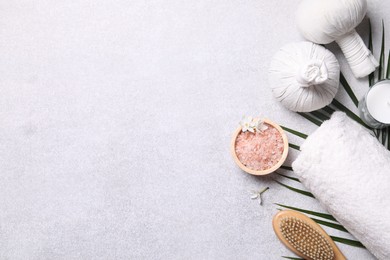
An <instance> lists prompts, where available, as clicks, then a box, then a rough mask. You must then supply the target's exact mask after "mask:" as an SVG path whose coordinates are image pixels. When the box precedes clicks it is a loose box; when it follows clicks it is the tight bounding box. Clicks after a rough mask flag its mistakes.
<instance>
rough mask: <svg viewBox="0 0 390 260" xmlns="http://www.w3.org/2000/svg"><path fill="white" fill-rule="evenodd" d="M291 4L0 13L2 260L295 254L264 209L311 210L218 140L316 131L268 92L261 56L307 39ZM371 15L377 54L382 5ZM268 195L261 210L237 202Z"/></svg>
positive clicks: (158, 3)
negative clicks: (258, 127)
mask: <svg viewBox="0 0 390 260" xmlns="http://www.w3.org/2000/svg"><path fill="white" fill-rule="evenodd" d="M297 3H298V1H297V0H282V1H263V0H247V1H241V0H232V1H230V0H229V1H228V0H211V1H210V0H198V1H182V0H165V1H163V0H151V1H149V0H132V1H129V0H105V1H104V0H71V1H52V0H36V1H28V0H25V1H21V0H14V1H6V0H2V1H0V259H280V256H281V255H290V256H291V255H292V253H289V252H288V251H287V250H286V249H285V248H284V247H283V246H282V245H281V244H280V243H279V241H278V240H277V239H276V237H275V236H274V234H273V231H272V227H271V219H272V216H273V215H274V214H275V213H276V212H277V206H275V205H274V204H273V203H275V202H279V203H285V204H290V205H295V206H300V207H306V208H310V209H314V210H321V207H320V205H319V204H318V203H317V202H316V201H315V200H313V199H310V198H306V197H302V196H299V195H297V194H295V193H293V192H291V191H288V190H286V189H285V188H283V187H281V186H279V185H277V184H275V183H274V182H273V181H272V180H271V179H272V178H277V177H276V176H269V177H265V178H260V177H253V176H249V175H247V174H245V173H243V172H241V171H240V170H239V169H238V168H237V167H236V166H235V165H234V163H233V161H232V159H231V157H230V154H229V143H230V138H231V134H232V133H233V131H234V129H235V128H236V126H237V123H238V121H239V120H240V118H241V117H242V115H244V114H246V115H254V116H256V115H262V116H266V117H268V118H271V119H273V120H274V121H276V122H279V123H281V124H283V125H286V126H289V127H292V128H296V129H301V130H302V131H304V132H306V133H310V132H312V131H313V130H314V129H315V126H314V125H312V124H310V123H308V122H307V121H305V120H304V119H302V118H301V117H299V116H298V115H296V114H294V113H292V112H289V111H287V110H286V109H284V108H283V107H281V105H280V104H278V103H277V102H276V101H275V100H274V99H273V98H272V95H271V92H270V90H269V88H268V86H267V85H268V84H267V70H268V65H269V62H270V59H271V57H272V55H273V54H274V53H275V52H276V51H277V50H278V48H279V47H281V46H282V45H283V44H286V43H289V42H291V41H298V40H301V39H302V38H301V37H300V35H299V33H298V32H297V30H296V28H295V24H294V12H295V9H296V5H297ZM369 4H370V6H369V9H370V10H369V14H368V16H370V17H371V18H372V22H373V25H374V41H375V42H376V45H375V46H376V48H377V50H378V48H379V47H378V46H379V39H380V22H381V19H382V18H384V19H385V21H386V19H388V17H389V11H390V2H388V1H379V0H378V1H370V3H369ZM366 25H367V23H365V24H363V25H362V26H361V27H360V28H359V32H361V33H362V34H363V35H365V36H367V30H366V29H367V26H366ZM387 42H388V43H389V41H387ZM330 48H331V50H333V51H334V52H335V53H336V55H337V57H338V58H340V62H341V65H342V70H343V72H344V73H345V74H346V77H347V78H348V79H349V80H350V82H351V84H352V86H353V88H354V89H355V90H356V91H357V92H358V93H359V95H362V94H363V93H364V92H365V91H366V89H367V80H366V79H363V80H361V81H357V80H355V79H353V77H352V75H351V73H350V71H349V68H348V67H347V66H346V65H345V62H344V59H343V57H342V56H341V55H340V52H339V49H338V48H337V47H336V46H335V45H331V46H330ZM376 56H378V55H377V52H376ZM338 99H339V100H341V101H345V102H346V104H347V105H350V102H349V101H348V98H347V97H346V95H345V93H344V92H342V91H340V93H339V95H338ZM290 137H291V140H292V142H295V143H297V144H299V143H300V142H301V140H299V139H297V138H294V137H292V136H290ZM295 156H296V152H292V153H291V155H290V157H289V159H288V161H289V162H291V161H292V160H293V159H294V158H295ZM265 186H269V187H270V188H271V189H270V190H269V191H267V192H266V193H265V194H264V206H262V207H261V206H259V205H258V204H257V202H255V201H251V200H250V198H249V196H250V194H249V193H248V190H251V189H261V188H263V187H265ZM331 233H332V234H335V235H344V234H342V233H337V232H335V231H333V230H332V231H331ZM341 249H342V251H343V252H344V253H345V254H346V256H348V257H349V258H350V259H371V258H372V256H371V255H370V254H369V253H368V252H367V251H365V250H362V249H357V248H351V247H347V246H342V245H341Z"/></svg>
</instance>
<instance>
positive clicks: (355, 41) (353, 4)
mask: <svg viewBox="0 0 390 260" xmlns="http://www.w3.org/2000/svg"><path fill="white" fill-rule="evenodd" d="M366 12H367V1H366V0H303V1H302V2H301V3H300V5H299V7H298V11H297V24H298V29H299V30H300V32H301V33H302V35H303V36H304V37H305V38H306V39H307V40H309V41H312V42H314V43H318V44H328V43H331V42H333V41H336V42H337V44H338V45H339V46H340V48H341V50H342V51H343V53H344V55H345V58H346V59H347V61H348V63H349V65H350V67H351V70H352V72H353V74H354V75H355V76H356V77H357V78H361V77H365V76H367V75H369V74H370V73H371V72H373V71H375V68H376V67H378V65H379V63H378V61H377V60H376V59H375V58H374V56H373V55H372V53H371V52H370V50H369V49H367V47H366V45H365V44H364V42H363V40H362V39H361V38H360V36H359V35H358V33H357V32H356V31H355V27H356V26H357V25H358V24H360V23H361V21H362V20H363V18H364V16H365V15H366Z"/></svg>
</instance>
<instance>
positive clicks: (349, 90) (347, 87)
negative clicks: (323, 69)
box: [340, 73, 359, 107]
mask: <svg viewBox="0 0 390 260" xmlns="http://www.w3.org/2000/svg"><path fill="white" fill-rule="evenodd" d="M340 83H341V85H342V86H343V87H344V89H345V91H346V92H347V94H348V96H349V97H350V98H351V100H352V102H353V103H354V104H355V106H356V107H357V106H358V105H359V100H358V99H357V97H356V95H355V93H353V90H352V88H351V86H350V85H349V84H348V82H347V80H346V79H345V77H344V75H343V73H340Z"/></svg>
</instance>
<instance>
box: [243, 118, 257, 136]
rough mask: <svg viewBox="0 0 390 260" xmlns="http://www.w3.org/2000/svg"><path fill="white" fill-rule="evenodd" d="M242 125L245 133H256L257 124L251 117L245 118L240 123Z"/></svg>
mask: <svg viewBox="0 0 390 260" xmlns="http://www.w3.org/2000/svg"><path fill="white" fill-rule="evenodd" d="M240 125H241V128H242V131H243V132H246V131H249V132H251V133H254V132H255V128H256V126H255V124H254V122H253V118H252V117H251V116H247V117H245V116H244V117H243V118H242V119H241V121H240Z"/></svg>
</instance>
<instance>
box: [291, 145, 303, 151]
mask: <svg viewBox="0 0 390 260" xmlns="http://www.w3.org/2000/svg"><path fill="white" fill-rule="evenodd" d="M288 146H290V147H291V148H293V149H295V150H298V151H299V150H301V147H299V146H298V145H296V144H292V143H289V144H288Z"/></svg>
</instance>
